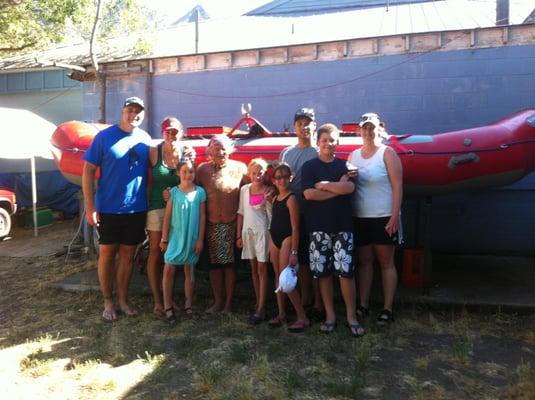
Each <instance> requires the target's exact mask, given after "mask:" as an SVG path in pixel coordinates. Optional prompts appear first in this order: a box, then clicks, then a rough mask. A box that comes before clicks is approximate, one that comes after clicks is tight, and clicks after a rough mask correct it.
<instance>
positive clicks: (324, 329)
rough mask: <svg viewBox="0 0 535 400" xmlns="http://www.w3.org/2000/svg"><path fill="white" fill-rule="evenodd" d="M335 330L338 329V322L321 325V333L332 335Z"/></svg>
mask: <svg viewBox="0 0 535 400" xmlns="http://www.w3.org/2000/svg"><path fill="white" fill-rule="evenodd" d="M335 329H336V321H333V322H327V321H325V322H323V323H322V324H321V325H320V332H321V333H324V334H326V335H330V334H331V333H333V332H334V330H335Z"/></svg>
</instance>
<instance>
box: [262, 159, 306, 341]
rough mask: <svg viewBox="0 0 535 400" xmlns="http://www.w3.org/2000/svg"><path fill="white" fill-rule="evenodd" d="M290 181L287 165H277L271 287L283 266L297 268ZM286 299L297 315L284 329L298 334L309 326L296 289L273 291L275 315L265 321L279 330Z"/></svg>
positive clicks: (294, 207) (295, 220)
mask: <svg viewBox="0 0 535 400" xmlns="http://www.w3.org/2000/svg"><path fill="white" fill-rule="evenodd" d="M291 178H292V174H291V170H290V167H289V166H288V164H284V163H283V164H279V165H278V166H277V167H276V168H275V170H274V171H273V181H274V182H275V186H276V188H277V189H278V191H279V194H278V195H277V196H276V197H275V199H274V200H273V216H272V219H271V228H270V230H269V232H270V234H271V241H270V244H269V253H270V258H271V263H272V264H273V269H274V271H275V284H276V286H277V287H278V286H279V275H280V273H281V272H282V270H283V269H284V268H286V266H287V265H289V266H291V267H297V248H298V245H299V203H298V202H297V199H296V198H295V195H294V194H293V193H292V192H291V191H290V188H289V184H290V180H291ZM286 295H288V297H289V298H290V301H291V302H292V305H293V306H294V308H295V312H296V314H297V320H296V321H295V322H294V323H293V324H291V325H290V326H289V327H288V330H289V331H290V332H302V331H303V330H304V329H305V328H308V327H309V326H310V321H309V320H308V318H307V316H306V314H305V309H304V308H303V305H302V304H301V298H300V296H299V292H298V291H297V290H295V289H294V290H292V291H291V292H290V293H283V292H281V291H279V292H277V306H278V309H279V314H278V315H277V316H276V317H275V318H273V319H272V320H271V321H269V325H270V326H271V327H279V326H281V325H282V323H283V321H284V320H285V319H286V311H285V300H286V297H285V296H286Z"/></svg>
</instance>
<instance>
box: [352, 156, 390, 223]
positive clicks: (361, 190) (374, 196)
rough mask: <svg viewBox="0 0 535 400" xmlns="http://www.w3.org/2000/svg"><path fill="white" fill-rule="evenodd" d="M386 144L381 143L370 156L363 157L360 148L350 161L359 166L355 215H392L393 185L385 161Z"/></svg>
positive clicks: (371, 216) (354, 200)
mask: <svg viewBox="0 0 535 400" xmlns="http://www.w3.org/2000/svg"><path fill="white" fill-rule="evenodd" d="M385 150H386V146H384V145H381V146H379V149H377V151H376V152H375V154H374V155H373V156H371V157H370V158H363V157H362V155H361V152H360V149H357V150H355V151H354V152H353V153H351V155H350V156H349V159H348V161H349V162H350V163H351V164H353V165H355V166H357V167H358V177H357V188H356V190H355V192H354V194H353V215H354V216H357V217H360V218H379V217H389V216H391V215H392V185H391V184H390V179H389V178H388V172H387V170H386V165H385V161H384V154H385Z"/></svg>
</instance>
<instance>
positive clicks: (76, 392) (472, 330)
mask: <svg viewBox="0 0 535 400" xmlns="http://www.w3.org/2000/svg"><path fill="white" fill-rule="evenodd" d="M75 228H76V226H75V223H71V224H70V225H68V224H67V225H64V226H62V227H55V228H54V229H50V230H49V231H46V230H43V232H42V234H41V232H40V237H39V238H38V239H35V238H33V237H32V236H31V235H26V233H24V232H22V233H21V234H20V235H19V236H16V237H15V238H14V239H12V241H5V242H0V382H1V387H2V398H5V399H30V398H39V399H122V398H132V399H145V398H152V399H183V398H188V399H189V398H197V399H288V398H291V399H353V398H359V399H429V398H433V399H459V398H462V399H535V316H534V315H532V314H525V313H524V314H519V313H515V312H502V311H501V310H500V309H495V310H491V309H488V308H487V309H485V310H478V309H466V308H463V307H456V308H453V307H448V306H441V307H437V306H433V307H430V306H427V305H425V304H404V305H398V306H397V308H396V317H397V318H396V322H395V323H394V324H393V325H392V326H390V327H388V328H386V329H385V328H380V327H377V326H376V325H375V324H374V323H373V320H367V321H366V322H365V326H366V328H367V334H366V336H365V337H363V338H361V339H353V338H352V337H351V336H350V335H349V331H348V329H347V328H346V327H345V326H344V323H343V319H342V315H343V309H342V308H340V309H339V310H338V316H339V318H340V319H339V324H338V327H337V329H336V331H335V333H334V334H332V335H328V336H327V335H323V334H320V333H319V332H318V324H316V325H313V326H312V328H310V329H309V330H307V331H305V332H304V333H302V334H292V333H288V332H287V331H286V329H285V328H281V329H269V328H268V327H267V326H266V324H261V325H259V326H257V327H255V328H251V327H249V326H248V325H247V323H246V314H247V312H248V310H249V309H250V308H251V306H252V305H253V302H252V300H251V299H249V298H246V297H240V298H238V299H237V301H236V310H235V312H234V313H233V314H232V315H217V316H207V315H204V314H203V313H202V312H201V311H202V310H204V308H205V307H206V306H207V305H208V303H209V299H208V297H207V296H206V293H208V291H207V290H205V289H206V287H207V282H206V280H205V279H204V277H203V275H202V274H199V278H198V283H199V286H200V288H199V290H198V296H197V300H196V305H195V307H196V313H195V314H194V316H193V317H189V316H186V315H185V314H180V315H179V322H178V323H177V324H176V325H175V326H169V325H168V324H166V323H165V322H164V321H162V320H159V319H156V318H155V317H153V316H152V314H151V312H150V311H151V305H150V297H149V296H147V295H143V294H134V295H133V299H132V300H133V304H134V305H135V306H136V307H137V308H138V309H139V310H140V311H141V314H140V315H139V316H138V317H136V318H126V317H122V318H121V319H120V320H119V321H118V322H116V323H113V324H109V323H103V322H101V320H100V312H101V305H102V299H101V296H100V294H99V293H98V292H93V291H86V292H75V293H73V292H64V291H61V290H57V289H50V288H49V287H48V286H47V284H48V283H50V282H57V281H59V280H61V279H62V278H64V277H66V276H69V275H71V274H73V273H76V272H80V271H84V270H88V269H92V268H94V263H92V262H88V261H87V259H86V258H85V257H70V258H69V260H67V261H65V256H64V254H62V253H63V249H64V245H65V244H66V243H67V242H68V241H69V240H70V239H71V237H72V235H73V232H74V230H75ZM25 235H26V236H25ZM17 241H19V242H18V243H22V241H25V242H30V243H31V244H29V245H28V244H27V243H25V246H29V247H28V248H29V249H36V248H39V249H41V250H40V252H37V253H35V252H34V253H32V255H31V256H24V255H23V254H22V255H21V254H18V255H17V256H13V254H15V253H14V250H13V249H14V248H15V247H17V246H15V245H16V244H17ZM21 245H22V244H21ZM19 247H20V246H19ZM6 249H7V250H6ZM40 254H41V255H40ZM42 254H44V255H42ZM242 284H247V281H243V282H242ZM180 294H181V293H179V295H180ZM272 306H273V304H272ZM378 307H379V305H377V306H376V307H374V311H379V310H378Z"/></svg>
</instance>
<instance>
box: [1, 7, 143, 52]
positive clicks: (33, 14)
mask: <svg viewBox="0 0 535 400" xmlns="http://www.w3.org/2000/svg"><path fill="white" fill-rule="evenodd" d="M102 1H103V2H104V4H103V12H102V16H101V22H100V27H99V31H98V37H97V41H98V42H104V41H105V40H107V39H110V38H114V37H119V36H123V35H124V36H126V35H129V34H130V33H132V32H145V34H146V32H147V31H149V32H150V29H149V23H150V22H149V21H151V20H152V19H153V18H152V17H151V15H150V13H149V12H148V11H147V10H146V9H144V8H142V7H141V5H140V2H139V0H102ZM96 9H97V1H96V0H0V26H2V29H1V30H0V57H6V56H10V55H15V54H21V53H26V52H28V51H32V50H39V49H43V48H46V47H47V46H50V45H51V44H54V43H59V42H61V41H62V40H64V39H65V38H72V37H75V38H76V37H78V38H80V39H86V40H89V38H90V36H91V30H92V28H93V23H94V20H95V14H96ZM143 40H145V41H147V40H146V38H145V39H143ZM146 47H147V44H144V43H142V44H140V45H139V46H137V47H136V52H140V50H141V51H147V48H146Z"/></svg>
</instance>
